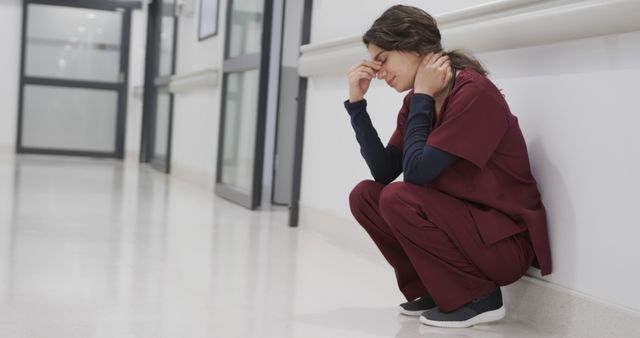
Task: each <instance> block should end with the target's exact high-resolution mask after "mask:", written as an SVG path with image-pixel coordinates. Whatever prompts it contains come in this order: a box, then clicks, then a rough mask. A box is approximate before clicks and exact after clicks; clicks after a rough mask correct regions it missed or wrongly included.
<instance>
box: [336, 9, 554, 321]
mask: <svg viewBox="0 0 640 338" xmlns="http://www.w3.org/2000/svg"><path fill="white" fill-rule="evenodd" d="M363 42H364V43H365V45H366V46H367V49H368V51H369V53H370V54H371V60H363V61H362V62H360V63H359V64H357V65H355V66H353V67H352V68H351V69H350V71H349V74H348V78H349V100H348V101H345V107H346V109H347V111H348V113H349V115H350V116H351V123H352V125H353V128H354V130H355V132H356V139H357V141H358V143H359V144H360V147H361V154H362V156H363V157H364V159H365V161H366V163H367V165H368V166H369V168H370V170H371V173H372V175H373V178H374V180H367V181H363V182H361V183H359V184H358V185H357V186H356V187H355V188H354V189H353V191H352V192H351V194H350V196H349V200H350V205H351V211H352V213H353V215H354V216H355V218H356V220H357V221H358V222H359V223H360V224H361V225H362V226H363V227H364V229H365V230H366V231H367V233H368V234H369V235H370V236H371V238H372V239H373V241H374V242H375V244H376V245H377V246H378V248H379V249H380V251H381V252H382V254H383V255H384V257H385V258H386V259H387V261H388V262H389V263H390V264H391V265H392V266H393V268H394V269H395V273H396V278H397V281H398V286H399V288H400V290H401V291H402V293H403V294H404V296H405V297H406V299H407V302H406V303H403V304H400V306H399V311H400V313H402V314H406V315H414V316H420V321H421V322H422V323H425V324H428V325H433V326H439V327H468V326H471V325H475V324H478V323H483V322H489V321H494V320H498V319H501V318H503V317H504V315H505V310H504V306H503V303H502V294H501V292H500V286H504V285H507V284H510V283H513V282H515V281H517V280H518V279H519V278H520V277H522V276H523V275H524V274H525V272H526V271H527V269H528V268H529V266H531V265H533V266H535V267H537V268H540V269H541V273H542V275H546V274H549V273H551V255H550V250H549V241H548V237H547V224H546V216H545V209H544V206H543V204H542V202H541V200H540V193H539V192H538V189H537V185H536V181H535V179H534V178H533V176H532V174H531V169H530V165H529V159H528V154H527V148H526V144H525V142H524V138H523V136H522V133H521V131H520V127H519V126H518V120H517V118H516V117H515V116H513V115H512V114H511V112H510V111H509V107H508V106H507V103H506V102H505V100H504V97H503V96H502V94H501V93H500V91H499V90H498V89H497V88H496V87H495V85H494V84H493V83H491V81H490V80H489V79H487V77H486V74H487V72H486V71H485V70H484V68H483V67H482V66H481V65H480V63H479V62H478V61H477V60H476V59H474V58H473V57H471V56H469V55H467V54H464V53H462V52H459V51H452V52H448V53H444V52H443V51H442V47H441V44H440V31H439V30H438V27H437V25H436V22H435V20H434V19H433V18H432V17H431V16H430V15H429V14H427V13H426V12H424V11H422V10H420V9H418V8H415V7H408V6H394V7H391V8H389V9H388V10H387V11H385V12H384V13H383V14H382V16H381V17H380V18H378V19H377V20H376V21H375V22H374V24H373V26H372V27H371V28H370V29H369V30H368V31H367V32H366V34H365V35H364V37H363ZM373 78H378V79H383V80H385V81H386V82H387V84H388V85H389V86H390V87H392V88H394V89H395V90H397V91H398V92H403V91H407V90H410V91H409V93H408V94H407V95H406V97H405V98H404V102H403V105H402V108H401V109H400V112H399V114H398V119H397V127H396V130H395V132H394V133H393V135H392V136H391V139H390V141H389V143H388V145H387V146H386V147H384V146H383V145H382V143H381V142H380V139H379V138H378V135H377V133H376V130H375V129H374V127H373V126H372V124H371V120H370V118H369V115H368V114H367V111H366V101H365V100H364V96H365V94H366V92H367V89H368V88H369V84H370V83H371V81H372V79H373ZM400 173H404V176H403V178H404V181H403V182H396V183H391V182H392V181H394V180H395V179H396V178H397V177H398V175H400Z"/></svg>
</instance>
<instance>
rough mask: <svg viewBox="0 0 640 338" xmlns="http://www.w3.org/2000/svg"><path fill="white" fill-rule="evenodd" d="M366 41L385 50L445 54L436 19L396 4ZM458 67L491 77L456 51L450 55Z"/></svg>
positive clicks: (371, 31) (475, 61)
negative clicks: (442, 52)
mask: <svg viewBox="0 0 640 338" xmlns="http://www.w3.org/2000/svg"><path fill="white" fill-rule="evenodd" d="M362 42H364V44H365V45H367V46H369V44H370V43H373V44H374V45H376V46H378V47H380V48H382V49H383V50H397V51H401V52H418V53H420V54H425V53H429V52H436V53H437V52H441V51H442V45H441V44H440V30H439V29H438V25H437V23H436V20H435V19H434V18H433V17H432V16H431V15H429V14H428V13H427V12H425V11H423V10H422V9H420V8H416V7H411V6H403V5H396V6H393V7H391V8H389V9H387V10H386V11H385V12H384V13H382V15H381V16H380V17H379V18H378V19H376V21H374V22H373V25H372V26H371V28H369V30H368V31H367V32H366V33H365V34H364V36H363V37H362ZM446 54H447V55H448V56H449V59H450V60H451V65H452V66H453V67H454V68H457V69H462V68H471V69H474V70H476V71H478V72H479V73H482V74H484V75H487V74H488V72H487V71H486V70H485V69H484V67H483V66H482V65H481V64H480V61H478V60H477V59H476V58H475V57H473V56H471V55H470V54H469V53H467V52H465V51H463V50H460V49H456V50H452V51H449V52H446Z"/></svg>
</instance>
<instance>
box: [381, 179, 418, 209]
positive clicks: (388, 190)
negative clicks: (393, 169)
mask: <svg viewBox="0 0 640 338" xmlns="http://www.w3.org/2000/svg"><path fill="white" fill-rule="evenodd" d="M409 189H411V186H410V183H405V182H394V183H391V184H389V185H387V186H385V187H384V189H382V192H381V193H380V201H379V203H380V211H382V212H383V213H386V212H388V211H390V210H393V209H396V208H397V206H398V202H399V201H400V200H401V199H402V197H403V196H404V195H406V194H407V192H408V190H409ZM385 210H386V211H385Z"/></svg>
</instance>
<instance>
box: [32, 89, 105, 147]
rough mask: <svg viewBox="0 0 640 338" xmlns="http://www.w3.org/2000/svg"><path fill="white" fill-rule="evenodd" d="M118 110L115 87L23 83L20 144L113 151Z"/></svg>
mask: <svg viewBox="0 0 640 338" xmlns="http://www.w3.org/2000/svg"><path fill="white" fill-rule="evenodd" d="M117 111H118V93H117V91H114V90H102V89H80V88H66V87H49V86H36V85H26V86H25V87H24V107H23V116H22V117H23V123H22V145H23V146H24V147H29V148H46V149H61V150H83V151H103V152H114V151H115V137H116V116H117Z"/></svg>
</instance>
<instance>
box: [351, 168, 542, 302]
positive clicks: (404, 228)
mask: <svg viewBox="0 0 640 338" xmlns="http://www.w3.org/2000/svg"><path fill="white" fill-rule="evenodd" d="M349 202H350V205H351V212H352V213H353V215H354V216H355V218H356V220H357V221H358V222H359V223H360V224H361V225H362V226H363V227H364V229H365V230H366V231H367V233H368V234H369V235H370V236H371V238H372V239H373V241H374V242H375V244H376V245H377V246H378V248H379V249H380V251H381V252H382V255H383V256H384V257H385V258H386V259H387V261H388V262H389V264H391V266H393V268H394V269H395V272H396V279H397V280H398V286H399V287H400V291H401V292H402V293H403V294H404V296H405V297H406V298H407V300H413V299H415V298H417V297H422V296H426V295H431V297H433V299H434V301H435V302H436V304H437V305H438V308H439V309H440V310H441V311H443V312H449V311H453V310H455V309H457V308H459V307H461V306H463V305H465V304H467V303H469V302H471V301H472V300H473V299H475V298H478V297H481V296H484V295H486V294H487V293H489V292H491V291H492V290H493V289H495V288H496V286H498V285H507V284H511V283H513V282H515V281H516V280H518V279H519V278H520V277H522V275H524V273H525V272H526V271H527V269H528V267H529V266H530V265H531V262H532V261H533V258H534V253H533V250H532V248H531V244H530V241H529V239H528V233H527V232H526V231H525V232H523V233H519V234H516V235H514V236H511V237H508V238H506V239H503V240H500V241H498V242H497V243H494V244H491V245H485V244H484V242H483V241H482V239H481V237H480V234H479V233H478V230H477V228H476V223H475V222H474V220H473V218H472V217H471V215H470V213H469V209H468V208H469V207H471V206H469V205H468V204H467V203H465V202H464V201H462V200H459V199H457V198H454V197H452V196H450V195H447V194H445V193H442V192H439V191H437V190H435V189H432V188H429V187H424V186H418V185H413V184H408V183H401V182H398V183H391V184H389V185H383V184H381V183H378V182H374V181H363V182H360V183H359V184H358V185H357V186H356V187H355V188H354V189H353V191H352V192H351V194H350V196H349Z"/></svg>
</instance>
